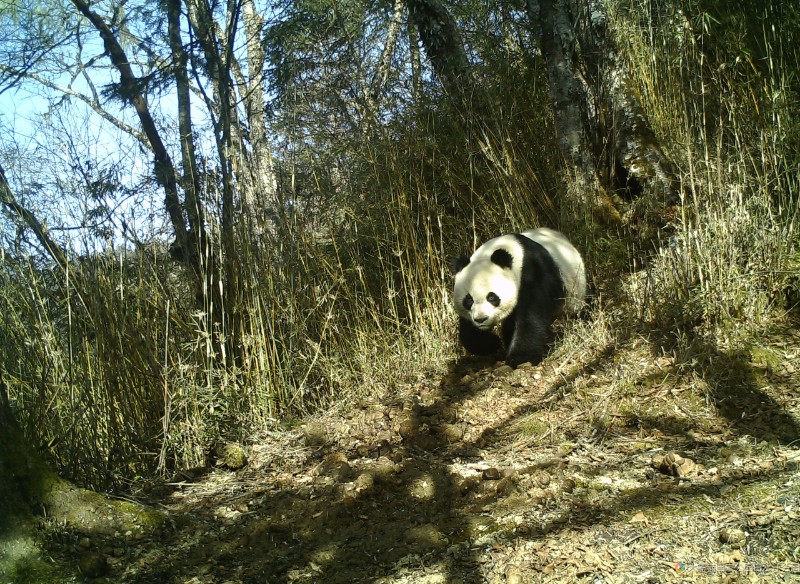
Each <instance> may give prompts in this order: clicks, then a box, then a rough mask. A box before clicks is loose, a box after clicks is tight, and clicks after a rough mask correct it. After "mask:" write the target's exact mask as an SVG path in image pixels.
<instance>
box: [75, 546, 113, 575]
mask: <svg viewBox="0 0 800 584" xmlns="http://www.w3.org/2000/svg"><path fill="white" fill-rule="evenodd" d="M78 569H79V570H80V571H81V574H83V575H84V576H86V577H87V578H99V577H100V576H104V575H105V574H106V573H107V572H108V562H107V561H106V557H105V556H104V555H101V554H97V553H92V552H89V553H85V554H83V555H82V556H81V559H80V560H78Z"/></svg>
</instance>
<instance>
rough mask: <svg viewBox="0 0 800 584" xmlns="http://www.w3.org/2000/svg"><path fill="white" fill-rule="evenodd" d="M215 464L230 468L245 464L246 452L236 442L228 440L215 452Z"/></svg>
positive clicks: (237, 468) (240, 466) (237, 467)
mask: <svg viewBox="0 0 800 584" xmlns="http://www.w3.org/2000/svg"><path fill="white" fill-rule="evenodd" d="M217 464H218V465H219V466H222V467H225V468H229V469H231V470H239V469H240V468H244V467H245V466H247V452H245V450H244V448H242V446H241V445H240V444H238V443H236V442H228V443H227V444H225V445H223V446H222V448H220V449H219V451H218V453H217Z"/></svg>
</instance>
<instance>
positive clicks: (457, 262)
mask: <svg viewBox="0 0 800 584" xmlns="http://www.w3.org/2000/svg"><path fill="white" fill-rule="evenodd" d="M468 264H469V257H468V256H467V254H465V253H462V254H459V255H457V256H453V257H452V258H451V259H450V270H451V271H452V272H453V274H457V273H459V272H460V271H461V270H463V269H464V268H466V267H467V265H468Z"/></svg>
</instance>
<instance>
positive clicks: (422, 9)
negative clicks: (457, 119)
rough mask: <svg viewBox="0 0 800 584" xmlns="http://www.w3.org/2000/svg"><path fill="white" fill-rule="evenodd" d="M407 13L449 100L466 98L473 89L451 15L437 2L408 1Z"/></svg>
mask: <svg viewBox="0 0 800 584" xmlns="http://www.w3.org/2000/svg"><path fill="white" fill-rule="evenodd" d="M408 13H409V16H410V17H411V20H412V21H413V22H414V24H415V25H416V28H417V32H418V33H419V37H420V40H421V41H422V46H423V47H424V48H425V54H426V55H428V59H430V61H431V65H433V70H434V71H435V72H436V75H437V77H439V81H441V83H442V86H443V87H444V88H445V90H446V91H447V92H448V93H449V94H450V95H451V96H452V97H456V98H464V97H466V96H467V95H468V94H469V90H470V89H471V86H472V83H471V80H470V70H469V60H468V59H467V53H466V51H465V50H464V42H463V40H462V39H461V33H460V32H458V27H457V26H456V22H455V20H454V19H453V17H452V16H451V15H450V12H448V10H447V8H446V7H445V6H444V5H443V4H442V3H441V2H440V1H439V0H408Z"/></svg>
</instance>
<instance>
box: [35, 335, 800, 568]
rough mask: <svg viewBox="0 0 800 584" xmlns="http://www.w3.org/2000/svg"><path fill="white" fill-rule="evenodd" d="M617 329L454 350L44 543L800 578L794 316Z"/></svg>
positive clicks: (317, 564)
mask: <svg viewBox="0 0 800 584" xmlns="http://www.w3.org/2000/svg"><path fill="white" fill-rule="evenodd" d="M615 343H616V344H615V346H613V347H611V348H610V349H609V348H608V347H606V348H599V349H598V350H597V351H596V353H595V354H586V355H583V356H580V355H576V354H575V353H572V354H569V355H568V357H566V358H561V357H560V354H559V353H558V352H556V354H554V355H553V356H551V358H549V359H548V360H546V361H545V363H544V364H543V365H541V366H537V367H531V366H530V365H523V366H520V367H519V368H517V369H511V368H510V367H507V366H505V365H504V364H502V363H492V362H490V361H486V360H481V359H477V358H470V357H464V358H461V359H459V360H457V361H454V362H453V363H452V364H451V366H450V368H449V370H448V371H446V372H444V373H441V374H439V375H430V376H428V377H426V378H422V379H421V380H419V381H418V382H416V383H414V384H411V385H408V386H406V387H402V388H399V389H395V390H394V391H391V392H389V391H387V392H386V393H384V394H380V395H371V396H369V397H367V398H363V399H361V400H358V401H357V402H356V403H355V404H353V405H352V406H351V407H349V408H346V409H343V410H341V411H337V412H331V413H329V414H327V415H321V416H317V417H316V418H314V419H313V420H308V421H306V423H305V424H304V425H303V426H301V427H299V428H294V429H291V430H289V429H278V428H276V429H273V430H272V431H269V432H264V433H263V435H261V436H258V437H257V438H256V439H254V440H253V441H252V444H251V445H249V446H248V448H247V464H246V466H244V467H243V468H241V469H238V470H233V469H231V468H230V467H229V466H223V465H218V466H212V467H210V468H209V469H206V470H205V472H203V473H200V474H198V475H184V476H178V477H176V478H175V480H172V481H170V482H168V483H165V484H163V485H160V487H159V488H158V489H153V490H151V491H150V492H149V493H148V497H149V498H150V501H151V502H152V503H153V504H154V505H157V506H159V507H160V508H163V509H165V510H166V511H167V512H168V513H169V515H170V517H171V518H172V519H173V525H172V529H170V530H169V531H168V532H165V533H164V534H162V536H161V537H160V538H157V539H153V540H149V541H136V542H134V541H130V540H128V539H126V537H125V535H124V534H118V535H117V536H116V537H115V538H109V539H107V540H100V539H97V538H95V539H93V540H92V541H90V542H89V543H86V538H85V537H84V536H82V535H81V534H79V533H75V534H74V540H75V541H71V540H70V539H69V538H66V539H62V540H61V541H60V542H59V543H57V544H56V543H55V542H51V543H50V549H49V553H50V554H51V555H52V557H53V558H54V561H70V559H71V557H73V556H74V554H73V553H72V552H73V551H74V550H75V549H76V547H75V542H77V541H80V542H81V546H82V547H84V548H91V549H92V550H93V553H95V554H99V555H101V556H103V557H104V558H105V565H106V566H107V572H106V573H105V574H104V575H103V576H100V577H98V578H95V579H94V580H93V581H97V582H102V581H108V582H140V583H151V582H152V583H155V582H158V583H165V582H169V583H185V584H201V583H225V584H233V583H249V582H268V583H271V582H297V583H304V582H334V583H335V582H374V583H390V582H391V583H409V584H410V583H412V582H413V583H419V582H423V583H424V582H427V583H434V582H443V583H444V582H446V583H478V582H492V583H494V582H497V583H501V582H508V583H527V582H581V581H585V582H608V583H613V582H671V581H681V582H684V581H693V582H718V581H727V580H729V579H737V581H739V580H743V581H765V582H773V581H800V474H799V473H798V466H799V465H800V431H799V429H800V380H798V378H797V376H796V375H795V374H794V372H795V371H796V370H797V369H798V368H800V358H799V357H798V356H799V355H800V336H798V334H797V332H796V327H793V326H791V325H790V324H787V325H786V327H785V328H784V329H782V330H781V331H780V332H779V333H776V335H775V337H774V338H773V339H769V338H765V339H762V340H761V345H762V346H761V347H760V348H759V351H757V352H755V351H750V352H742V351H730V352H726V351H725V350H723V349H719V350H718V352H717V354H715V356H714V359H707V360H706V361H701V362H699V363H691V362H690V363H686V362H681V363H679V362H677V360H676V359H675V358H673V357H664V356H663V355H660V356H658V357H653V356H652V353H653V347H652V346H651V344H650V343H649V342H648V341H647V340H646V339H644V338H631V339H623V340H617V341H615ZM110 550H111V551H110Z"/></svg>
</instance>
